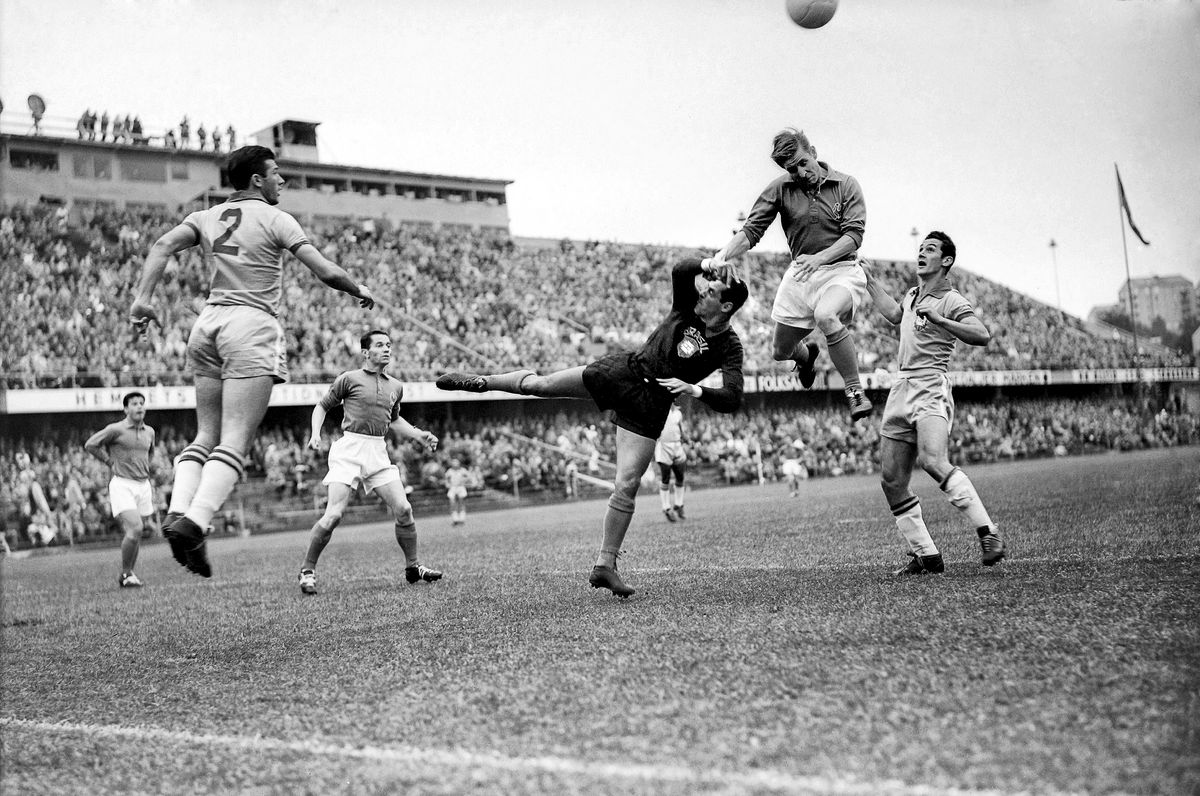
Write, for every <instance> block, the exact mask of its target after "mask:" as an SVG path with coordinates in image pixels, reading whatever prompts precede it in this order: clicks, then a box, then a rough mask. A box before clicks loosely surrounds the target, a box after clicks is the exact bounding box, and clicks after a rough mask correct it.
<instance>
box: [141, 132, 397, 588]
mask: <svg viewBox="0 0 1200 796" xmlns="http://www.w3.org/2000/svg"><path fill="white" fill-rule="evenodd" d="M225 166H226V170H227V172H228V174H229V182H230V184H231V185H232V186H233V188H234V192H233V194H232V195H230V197H229V199H228V200H226V201H225V202H223V203H222V204H219V205H215V206H213V207H210V208H208V209H206V210H197V211H196V212H194V213H191V214H190V215H188V217H187V218H185V219H184V220H183V222H182V223H181V224H179V225H178V226H176V227H175V228H174V229H171V230H170V231H168V232H167V233H166V234H164V235H163V236H162V237H161V238H159V239H158V240H157V241H155V243H154V245H153V246H151V247H150V252H149V254H148V255H147V256H146V261H145V263H144V264H143V265H142V273H141V278H140V280H139V283H138V290H137V297H136V299H135V300H134V302H133V306H132V307H130V309H129V321H130V323H132V324H133V326H134V328H135V329H137V331H138V332H139V333H145V332H146V331H147V330H148V329H149V326H150V324H151V323H159V320H158V314H157V313H156V312H155V310H154V308H153V307H152V306H151V304H150V302H151V301H152V300H153V297H154V289H155V287H157V286H158V283H159V280H161V279H162V275H163V272H164V270H165V269H166V267H167V261H168V260H169V259H170V258H171V257H172V256H174V255H175V254H177V253H178V252H181V251H183V250H184V249H189V248H191V247H192V246H196V245H199V246H200V248H201V250H202V252H203V254H204V259H205V262H206V263H207V264H208V265H209V266H210V267H211V269H212V270H211V272H210V280H209V285H210V286H209V293H208V300H207V302H206V305H205V307H204V309H203V310H202V311H201V313H200V317H199V318H197V319H196V323H195V325H194V326H193V327H192V331H191V334H190V335H189V337H188V345H187V358H188V363H189V365H190V367H191V369H192V372H193V374H194V376H195V384H196V438H195V439H194V440H192V443H191V444H190V445H188V446H187V447H186V448H184V449H183V452H182V453H180V454H179V456H178V457H177V458H176V459H175V485H174V489H173V491H172V493H171V505H170V506H168V508H167V517H166V521H165V522H164V524H163V535H164V536H165V537H166V538H167V541H168V542H170V544H171V554H172V555H173V556H175V560H176V561H178V562H179V563H180V564H182V565H183V566H185V567H187V568H188V569H189V570H190V571H192V572H194V573H196V574H197V575H200V576H202V577H205V578H208V577H211V576H212V567H211V566H210V565H209V563H208V553H207V551H206V545H205V538H204V529H205V528H207V527H208V526H209V524H210V523H211V522H212V518H213V515H214V514H216V512H217V510H218V509H220V508H221V504H223V503H224V502H225V499H226V498H228V497H229V494H230V493H231V492H232V491H233V488H234V486H236V485H237V482H238V480H239V479H240V478H241V476H242V471H243V470H244V469H245V456H246V454H247V453H248V452H249V450H250V443H251V441H252V440H253V438H254V434H255V432H256V431H257V430H258V424H259V423H261V422H262V419H263V415H265V414H266V412H267V404H268V402H269V401H270V400H271V390H272V389H273V388H274V387H275V385H276V384H278V383H280V382H285V381H287V346H286V342H287V341H286V339H285V337H284V333H283V327H282V326H280V325H279V320H278V315H279V304H280V300H281V298H282V295H283V253H284V252H285V251H289V252H291V253H292V254H293V255H294V256H295V257H296V259H297V260H299V261H300V262H301V263H303V264H304V266H305V267H307V268H308V269H309V270H310V271H312V273H313V275H314V276H316V277H317V278H318V279H320V280H321V281H322V282H324V283H325V284H326V285H328V286H329V287H331V288H333V289H334V290H340V291H341V292H343V293H347V294H349V295H351V296H353V297H354V298H356V299H358V303H359V305H360V306H362V307H364V308H366V309H370V308H371V307H373V306H374V305H375V301H374V299H372V298H371V292H370V291H369V290H368V289H367V287H366V286H365V285H359V284H356V283H355V282H354V280H352V279H351V278H350V275H349V274H348V273H346V271H344V270H343V269H342V268H340V267H339V266H337V265H335V264H334V263H332V262H330V261H329V260H327V259H325V257H324V255H322V254H321V252H319V251H318V250H317V248H316V247H315V246H313V245H312V244H311V243H310V242H309V241H308V237H307V236H306V235H305V234H304V230H302V229H301V228H300V225H299V224H298V223H297V222H296V219H294V218H292V216H290V215H289V214H287V213H285V212H283V211H282V210H280V209H278V208H277V207H275V205H277V204H279V193H280V191H281V190H283V186H284V182H285V180H284V178H283V176H282V175H281V174H280V173H279V166H278V164H276V162H275V153H274V152H272V151H271V150H270V149H267V148H266V147H261V146H246V147H242V148H241V149H238V150H236V151H234V152H232V153H230V155H229V157H228V159H227V161H226V164H225ZM160 325H161V324H160Z"/></svg>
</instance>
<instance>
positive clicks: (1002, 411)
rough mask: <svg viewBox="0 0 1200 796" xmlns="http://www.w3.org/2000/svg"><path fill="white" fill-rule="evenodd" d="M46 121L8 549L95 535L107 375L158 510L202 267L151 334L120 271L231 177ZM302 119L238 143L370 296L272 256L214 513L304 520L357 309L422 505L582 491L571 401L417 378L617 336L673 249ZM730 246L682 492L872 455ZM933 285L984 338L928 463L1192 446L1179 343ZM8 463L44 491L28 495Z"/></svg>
mask: <svg viewBox="0 0 1200 796" xmlns="http://www.w3.org/2000/svg"><path fill="white" fill-rule="evenodd" d="M53 121H54V120H38V123H37V124H34V123H33V120H32V118H29V119H21V118H16V117H13V116H12V115H11V114H9V115H8V116H6V117H5V119H4V124H3V126H2V127H0V259H2V261H3V267H2V268H0V292H2V293H3V295H4V296H5V318H4V330H5V333H4V334H3V335H0V523H2V525H3V528H2V529H0V530H2V531H3V533H4V535H5V537H6V539H7V541H8V543H9V545H10V546H11V547H14V548H23V547H32V546H45V545H69V544H76V543H83V542H92V541H103V540H110V539H116V538H119V533H118V532H117V531H116V529H115V526H114V524H113V520H112V518H111V517H109V516H107V512H108V502H107V500H105V499H104V494H105V492H104V487H105V485H106V483H107V480H108V473H107V472H102V469H103V468H102V467H101V465H100V464H99V462H97V461H95V460H93V459H91V458H90V457H88V456H87V455H85V454H84V451H83V448H82V443H83V441H84V440H85V439H86V438H87V437H88V436H89V435H90V434H91V433H92V432H93V431H95V430H96V429H97V428H99V427H101V426H103V425H104V424H105V423H107V422H110V421H111V420H112V419H115V417H116V416H117V415H118V414H119V412H120V407H121V399H122V396H123V395H124V394H125V393H126V392H128V391H129V390H131V389H138V390H140V391H142V392H143V393H145V394H146V397H147V406H148V409H149V414H148V417H147V422H149V423H150V424H151V425H153V426H154V427H155V428H156V429H158V433H159V445H158V447H157V449H156V452H155V461H156V465H157V473H156V478H157V481H158V483H159V485H160V489H159V490H158V500H159V501H160V508H161V506H163V505H165V494H164V491H165V489H169V486H170V468H171V465H170V462H171V459H172V457H173V456H174V455H175V454H176V453H178V452H179V450H180V449H182V447H183V446H184V444H185V443H186V440H187V439H189V435H190V434H191V432H192V431H193V430H194V419H193V416H192V412H191V410H192V409H193V408H194V395H193V393H192V391H191V387H190V385H189V382H188V378H187V375H186V371H185V369H184V357H183V352H184V347H185V343H186V339H187V334H188V330H189V329H190V326H191V324H192V321H193V319H194V318H195V317H196V314H197V312H198V309H199V303H198V302H200V301H202V296H203V295H204V293H205V287H206V280H207V279H208V274H207V273H206V272H205V270H204V268H203V264H202V262H201V258H200V256H199V254H198V253H197V252H196V251H195V250H190V251H188V252H185V253H184V254H183V255H182V256H181V257H180V258H178V260H176V261H174V262H173V263H172V265H171V266H170V268H169V269H168V272H167V274H166V276H165V277H164V280H163V283H162V284H161V286H160V289H159V294H158V304H159V306H160V308H161V310H160V311H161V313H162V320H163V327H162V329H161V330H160V331H156V332H155V333H154V334H152V335H150V336H149V337H147V338H141V339H139V338H137V337H135V336H134V335H133V334H132V333H131V331H130V328H129V324H128V320H127V318H128V312H127V310H128V307H129V304H130V302H131V290H132V286H133V283H134V281H135V279H136V275H137V273H138V271H139V269H140V267H141V263H142V261H143V259H144V257H145V255H146V252H147V248H148V246H149V245H150V243H151V242H153V241H154V240H155V239H156V238H157V237H158V236H159V235H160V234H162V233H163V232H165V231H166V230H167V229H169V228H170V227H171V226H173V225H174V223H176V221H177V220H178V218H179V217H180V214H181V213H182V212H184V211H186V210H188V209H189V208H193V207H206V206H210V205H212V204H214V203H218V202H220V201H223V200H224V198H225V197H226V196H228V194H229V192H230V191H229V188H228V180H227V178H226V176H225V175H224V173H223V171H222V168H221V163H222V156H223V154H224V151H227V150H228V144H230V143H231V142H230V140H229V138H228V137H227V138H225V139H224V141H223V143H222V144H218V145H216V146H215V147H208V148H207V149H204V148H197V147H192V146H189V145H188V144H187V139H184V140H181V139H180V138H179V137H176V136H175V135H174V131H173V130H172V131H171V132H172V134H171V135H169V136H167V135H162V136H159V135H148V134H145V133H142V134H139V135H138V136H134V135H132V134H130V135H129V136H123V137H122V138H120V139H117V140H113V138H112V136H111V135H108V134H107V133H106V134H104V135H100V134H98V131H97V130H94V129H91V128H89V125H88V124H87V123H84V122H83V120H82V119H81V120H80V121H79V122H77V123H75V124H74V125H73V126H72V125H68V124H65V123H60V124H58V125H56V124H54V123H52V122H53ZM91 123H92V124H95V120H94V119H93V120H92V122H91ZM317 127H318V123H316V122H305V121H298V120H284V121H281V122H279V123H277V124H274V125H271V126H270V127H267V128H265V129H263V130H261V131H259V132H258V133H255V134H253V135H251V136H249V137H248V141H251V142H258V143H262V144H264V145H267V146H271V147H273V148H276V149H277V150H278V152H279V164H280V166H281V168H282V171H283V173H284V174H285V175H286V176H287V178H288V182H289V188H288V190H287V191H285V193H284V194H283V197H282V201H281V207H282V208H283V209H285V210H288V211H289V212H291V213H293V214H294V215H296V216H297V217H298V218H300V219H301V220H302V221H303V222H304V223H305V227H306V229H307V230H308V231H309V233H310V234H311V235H312V236H313V237H314V240H313V242H314V244H315V245H317V247H318V248H320V249H321V250H322V252H323V253H324V254H325V255H326V256H328V257H329V258H330V259H332V260H333V261H335V262H337V263H339V264H341V265H343V266H344V267H345V268H347V270H349V271H350V272H351V273H352V274H354V275H356V276H358V277H360V278H361V279H362V280H363V281H365V282H367V283H368V284H370V285H371V287H372V289H373V290H375V291H376V293H377V295H378V296H379V298H380V299H381V305H380V308H379V309H378V310H377V312H376V313H375V315H374V316H373V317H371V316H366V315H364V314H362V313H361V312H359V311H358V310H357V309H356V308H354V306H353V305H352V304H349V303H347V302H345V301H340V300H338V298H337V297H335V296H334V295H333V294H332V293H331V292H330V291H327V290H323V289H321V288H320V287H319V286H317V285H316V283H315V282H313V281H312V280H309V279H307V278H305V277H303V276H298V275H297V273H296V272H297V270H298V269H296V268H291V269H285V282H284V288H285V299H284V302H283V303H284V311H283V312H284V314H283V316H282V317H281V321H282V323H283V324H284V327H285V329H286V331H287V333H288V338H289V340H288V343H289V345H288V348H289V356H290V370H291V376H292V381H291V383H289V384H287V385H281V386H279V387H277V388H276V390H275V393H274V397H273V399H272V408H271V410H270V412H269V413H268V416H267V419H266V421H265V422H264V424H263V427H262V430H261V432H260V435H259V438H258V440H257V443H256V446H255V449H254V451H253V453H252V457H251V458H252V463H251V465H250V468H249V477H248V480H247V481H246V482H244V483H243V484H241V485H240V486H239V487H238V492H237V493H236V494H237V496H236V498H235V500H234V501H231V504H232V508H231V509H230V511H229V512H227V514H226V516H225V517H223V518H221V523H220V524H221V525H222V527H221V528H219V529H218V530H225V526H228V529H229V530H230V532H235V531H236V532H258V531H262V530H269V529H273V528H285V527H286V528H296V527H301V526H306V525H308V524H310V523H311V521H312V519H313V518H315V517H316V516H318V512H319V509H320V501H321V499H322V498H323V492H324V490H323V488H321V487H320V485H319V482H320V478H321V476H322V468H323V466H324V461H325V456H324V451H321V452H312V451H308V450H306V449H305V448H304V446H303V440H304V435H305V434H306V433H307V425H308V418H309V413H310V410H311V407H312V406H313V404H314V403H316V402H317V401H318V400H319V399H320V398H321V396H322V395H324V393H325V391H326V390H327V388H328V386H329V383H330V382H331V380H332V379H333V378H334V376H336V375H337V374H338V373H339V372H341V371H343V370H345V369H347V368H348V367H352V366H354V365H356V364H357V362H358V359H359V352H358V336H359V334H361V333H362V332H363V331H366V330H367V328H370V327H371V326H382V328H385V329H386V330H387V331H389V332H390V333H391V335H392V338H393V341H394V345H395V350H396V352H397V362H396V365H395V366H393V368H392V373H393V374H394V375H396V376H397V377H399V378H401V379H402V380H403V381H404V382H405V384H406V386H405V404H404V414H405V416H406V417H408V418H409V419H410V420H412V421H413V422H415V423H419V424H421V425H422V426H423V427H426V428H430V429H432V430H434V431H435V433H437V434H438V435H439V436H440V437H441V439H442V444H441V446H440V447H439V449H438V450H437V452H436V453H429V452H424V451H418V450H417V449H416V448H415V447H413V446H399V445H397V446H396V447H394V448H393V449H392V455H393V458H395V459H396V460H397V461H398V462H399V463H400V464H401V466H402V470H403V471H404V472H405V475H406V482H407V483H408V484H409V485H410V486H412V487H413V489H414V493H413V502H414V505H415V506H416V508H417V511H418V513H421V512H440V511H444V510H445V501H444V487H443V481H442V476H443V473H444V471H445V469H446V468H447V466H448V462H449V461H450V460H451V459H453V458H457V459H460V460H461V461H463V462H465V463H467V465H468V466H469V468H470V469H471V471H472V474H473V488H472V490H471V498H470V499H471V500H472V501H473V502H474V503H475V504H476V505H492V506H503V505H509V504H512V503H516V502H521V501H548V500H569V499H572V498H573V497H578V496H581V495H583V494H597V493H596V492H595V491H594V490H596V489H599V488H601V487H598V486H596V485H597V484H602V483H603V482H604V481H605V479H606V478H610V477H611V475H612V470H611V464H609V463H610V462H611V461H612V460H613V453H614V450H613V447H614V440H613V435H612V431H611V429H610V428H609V427H608V426H607V425H606V424H599V423H596V422H595V417H594V416H593V413H591V412H589V411H587V409H588V407H586V406H584V405H582V404H578V403H573V402H570V401H542V400H534V399H525V400H523V399H519V398H515V397H513V398H510V399H509V400H498V399H496V398H494V397H491V396H488V397H485V396H476V395H468V394H461V393H456V394H448V393H440V392H438V391H437V390H435V389H434V387H433V383H432V382H433V379H434V378H435V377H436V375H437V374H440V373H444V372H447V371H452V370H477V369H479V368H481V367H492V366H498V367H509V366H514V365H516V364H517V363H518V361H519V362H520V363H522V364H525V365H529V366H532V367H536V368H538V369H540V370H542V371H548V370H552V369H558V368H563V367H568V366H573V365H578V364H583V363H584V362H587V361H589V360H590V359H592V358H594V357H595V356H597V355H599V354H603V353H605V352H607V351H610V350H612V349H615V348H623V347H630V346H634V345H637V344H639V343H640V342H641V341H642V339H643V338H644V336H645V334H646V333H647V332H648V330H649V329H650V328H651V327H652V325H653V324H655V323H656V322H657V320H658V319H659V318H660V317H661V316H662V314H663V312H664V310H665V309H666V301H667V299H666V297H667V296H668V295H669V290H668V288H667V284H668V281H669V270H670V265H671V263H673V262H674V261H675V260H676V259H678V258H679V257H680V256H682V255H683V254H685V253H686V252H687V251H688V250H687V249H684V248H677V247H668V246H650V245H641V244H636V243H632V242H613V241H603V242H602V241H579V240H567V239H563V240H530V239H522V238H519V237H514V236H513V235H512V234H511V231H510V229H509V223H508V212H507V199H506V186H507V185H508V184H509V181H507V180H501V179H479V178H469V177H454V176H447V175H436V174H420V173H411V172H401V171H392V170H385V169H374V168H365V167H359V166H345V165H336V164H330V163H323V162H321V161H320V159H319V158H318V157H317ZM245 142H246V141H242V142H240V143H245ZM748 259H749V261H750V263H751V264H752V265H751V267H750V268H749V269H748V279H749V282H750V288H751V289H750V293H751V299H750V301H749V302H748V304H747V307H746V309H745V310H744V311H743V312H742V313H741V314H740V315H739V316H738V317H737V318H736V320H735V326H736V327H737V329H738V332H739V334H740V335H741V337H742V339H743V341H744V342H745V345H746V355H747V360H746V371H747V399H746V406H745V410H744V411H743V412H741V413H739V414H736V415H732V416H726V415H716V414H713V413H709V412H706V411H704V409H703V408H702V407H700V406H699V404H688V405H685V415H686V418H687V425H688V442H689V446H690V450H691V452H692V456H693V459H694V461H695V463H696V464H697V465H699V466H698V467H697V468H696V469H697V472H696V476H695V477H694V479H693V480H692V483H693V485H697V486H700V487H702V488H703V487H704V486H713V487H715V486H719V485H721V484H731V483H745V482H752V481H759V482H762V481H769V480H776V479H778V478H780V472H781V467H782V463H783V461H784V460H786V459H796V460H799V461H800V463H801V464H802V465H803V471H804V473H805V474H806V475H807V476H808V477H814V478H815V477H836V476H838V475H842V474H849V473H862V472H875V471H877V470H878V453H877V451H878V421H877V418H876V419H875V422H874V423H871V422H866V423H860V424H857V425H854V426H852V425H850V424H849V423H848V422H847V421H846V418H845V417H844V411H843V410H842V408H841V404H840V400H839V394H840V389H841V387H842V384H841V380H840V377H839V376H838V374H837V372H836V370H834V369H833V368H832V366H831V364H830V363H829V360H828V358H827V355H826V353H825V352H824V351H822V353H821V357H820V360H819V363H818V377H817V382H816V385H815V387H814V389H813V390H800V388H799V385H798V383H797V382H796V380H795V377H794V376H793V375H792V374H790V373H789V372H787V371H786V370H785V369H784V368H782V367H781V366H780V365H779V364H778V363H775V362H773V361H772V360H771V358H770V355H769V351H770V339H771V330H772V323H771V320H770V316H769V312H770V299H771V297H772V296H773V294H774V288H775V284H776V283H777V281H778V274H779V273H781V272H782V270H783V269H784V267H785V265H786V260H785V256H784V255H772V254H751V255H748ZM914 268H915V266H914V264H913V263H912V262H904V261H894V262H880V263H878V272H879V275H880V278H881V279H882V280H883V281H884V282H885V283H886V285H887V288H888V291H889V292H890V293H891V294H893V295H899V294H901V293H902V292H903V290H904V289H906V288H907V287H908V286H910V285H911V284H913V283H914V282H915V270H914ZM954 279H955V283H956V285H957V287H958V288H959V290H960V291H961V292H963V294H964V295H966V296H967V298H968V299H969V300H971V301H972V303H973V304H974V305H975V306H977V307H979V308H980V311H981V314H982V315H983V316H984V317H985V318H986V319H987V322H988V325H989V326H990V328H991V329H992V331H993V339H992V341H991V343H990V344H989V345H987V346H986V347H981V348H967V347H965V346H960V347H959V349H958V352H957V353H956V355H955V359H954V363H953V366H954V367H955V368H956V371H955V372H953V373H952V374H951V377H952V380H953V382H954V384H955V385H956V390H955V392H956V396H957V400H958V402H959V412H958V420H957V422H956V425H955V427H954V430H953V439H952V457H953V458H955V459H956V460H958V461H964V462H965V461H970V462H978V461H1001V460H1006V459H1020V458H1027V457H1037V456H1070V455H1081V454H1087V453H1096V452H1109V451H1124V450H1132V449H1137V448H1147V447H1161V446H1173V445H1193V444H1197V443H1200V370H1198V369H1197V367H1196V363H1195V361H1194V359H1193V358H1192V357H1191V356H1190V355H1184V354H1182V353H1179V352H1176V351H1172V350H1169V349H1166V348H1163V347H1161V346H1147V345H1143V347H1142V350H1141V351H1140V352H1139V354H1138V355H1137V356H1134V355H1133V353H1132V351H1131V349H1130V345H1129V342H1128V341H1127V340H1126V339H1124V338H1122V337H1120V336H1119V335H1117V336H1114V335H1112V334H1107V333H1098V332H1097V328H1096V327H1094V326H1093V325H1091V324H1089V323H1087V322H1085V321H1083V320H1081V319H1079V318H1076V317H1073V316H1069V315H1066V314H1063V313H1062V312H1060V311H1058V310H1056V309H1054V308H1052V307H1050V306H1048V305H1046V304H1043V303H1041V302H1038V301H1035V300H1033V299H1031V298H1029V297H1028V296H1025V295H1022V294H1020V293H1017V292H1015V291H1013V290H1011V289H1009V288H1007V287H1005V286H1004V285H1002V284H999V283H996V282H993V281H990V280H987V279H984V278H982V277H980V276H977V275H975V274H972V273H970V272H969V271H968V270H964V269H959V268H956V269H955V276H954ZM857 336H858V340H859V344H858V347H859V357H860V371H861V372H862V374H863V380H864V384H865V386H866V388H867V389H868V390H872V391H877V390H884V389H886V388H888V387H889V386H890V384H891V378H892V371H891V370H889V368H892V367H894V363H893V361H892V360H893V358H894V353H895V345H896V344H895V339H896V338H895V333H894V332H893V331H892V330H891V329H890V328H889V327H888V325H887V324H886V323H884V322H883V321H882V319H881V318H880V317H879V316H878V315H877V314H874V313H862V315H861V317H860V318H859V319H858V321H857ZM336 419H337V418H336V417H331V418H330V423H329V425H328V426H327V431H330V430H331V429H332V428H333V427H334V426H335V421H336ZM328 442H329V440H328V439H327V440H326V445H327V444H328ZM22 452H24V453H26V454H28V457H29V459H28V463H26V460H25V458H24V457H21V456H19V454H20V453H22ZM32 483H37V484H38V485H39V486H40V488H41V492H42V493H43V494H44V495H45V497H46V506H45V507H44V508H42V507H39V505H38V503H39V501H34V500H31V498H30V495H31V487H30V485H31V484H32ZM314 485H315V488H314ZM589 490H592V491H591V492H589ZM46 509H48V511H47V510H46ZM357 510H359V511H361V512H362V513H363V514H364V515H367V514H371V513H372V512H378V511H379V508H378V507H377V506H375V505H374V504H369V505H367V504H364V505H361V506H359V507H358V509H357Z"/></svg>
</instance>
